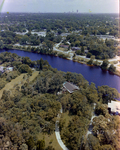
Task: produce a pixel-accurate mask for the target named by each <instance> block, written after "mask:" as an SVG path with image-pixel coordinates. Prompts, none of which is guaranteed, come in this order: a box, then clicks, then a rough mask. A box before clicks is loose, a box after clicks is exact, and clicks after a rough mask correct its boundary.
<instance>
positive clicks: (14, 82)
mask: <svg viewBox="0 0 120 150" xmlns="http://www.w3.org/2000/svg"><path fill="white" fill-rule="evenodd" d="M38 74H39V71H35V72H33V73H32V76H30V78H29V82H31V81H33V80H34V79H35V78H36V77H37V76H38ZM23 76H26V77H27V74H26V73H23V74H21V75H20V76H18V77H17V78H15V79H13V80H11V82H9V83H7V84H6V85H5V87H4V88H3V89H1V90H0V99H1V97H2V94H3V91H4V90H10V89H14V86H15V85H17V84H18V85H19V86H20V87H21V86H22V85H23V84H24V83H25V82H26V79H27V78H26V79H23Z"/></svg>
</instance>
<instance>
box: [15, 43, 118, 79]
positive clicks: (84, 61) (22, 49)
mask: <svg viewBox="0 0 120 150" xmlns="http://www.w3.org/2000/svg"><path fill="white" fill-rule="evenodd" d="M12 50H20V51H26V52H30V53H37V54H43V55H51V56H55V57H60V58H63V59H67V60H71V61H74V62H78V63H81V64H85V65H87V66H90V67H101V64H100V63H99V62H98V64H96V65H95V64H88V61H86V60H84V58H81V60H80V59H74V57H72V58H70V57H62V55H59V53H56V54H55V55H54V54H46V53H38V52H33V51H28V50H27V49H26V48H17V47H16V46H13V48H12ZM54 52H55V50H54ZM56 52H57V51H56ZM61 54H62V51H61ZM113 59H114V58H113ZM89 60H90V59H89ZM96 61H103V60H96ZM113 62H114V61H113ZM93 63H95V61H94V60H93ZM102 70H103V71H108V72H109V73H110V74H113V75H117V76H119V77H120V70H118V69H116V70H115V72H112V71H109V70H108V69H106V70H104V69H102Z"/></svg>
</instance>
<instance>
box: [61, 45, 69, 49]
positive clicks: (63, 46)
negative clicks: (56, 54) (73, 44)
mask: <svg viewBox="0 0 120 150" xmlns="http://www.w3.org/2000/svg"><path fill="white" fill-rule="evenodd" d="M60 47H62V48H67V49H68V47H69V45H60Z"/></svg>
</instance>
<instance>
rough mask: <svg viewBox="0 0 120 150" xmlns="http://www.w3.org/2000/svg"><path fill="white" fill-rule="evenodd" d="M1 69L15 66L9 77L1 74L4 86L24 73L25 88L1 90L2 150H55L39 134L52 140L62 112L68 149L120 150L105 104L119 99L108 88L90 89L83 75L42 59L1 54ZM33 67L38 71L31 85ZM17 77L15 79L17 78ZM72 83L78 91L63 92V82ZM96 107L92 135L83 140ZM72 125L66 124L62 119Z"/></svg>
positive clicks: (115, 119)
mask: <svg viewBox="0 0 120 150" xmlns="http://www.w3.org/2000/svg"><path fill="white" fill-rule="evenodd" d="M0 62H1V65H3V66H6V67H7V66H11V67H13V72H4V73H1V75H0V80H3V81H4V82H5V83H4V84H3V86H2V87H1V89H2V88H3V87H4V85H5V84H6V83H8V82H11V81H12V79H14V78H16V77H17V76H20V75H21V74H24V76H23V78H24V79H25V78H26V77H25V76H27V79H26V80H25V82H23V84H22V83H21V84H17V85H14V88H13V89H9V90H4V91H3V94H2V97H1V99H0V103H1V105H0V148H5V147H7V148H8V149H13V150H57V149H55V148H54V145H52V141H51V144H49V145H46V143H45V139H44V138H43V139H40V137H39V136H38V133H40V134H43V135H44V136H45V135H49V136H50V135H51V134H53V133H54V132H55V122H56V117H57V114H58V113H59V111H60V109H61V107H62V108H63V114H61V118H60V123H59V127H60V133H61V138H62V140H63V141H64V143H65V145H66V146H67V147H68V148H69V150H79V149H80V148H81V149H83V150H90V149H93V150H105V149H110V150H117V149H118V147H119V141H118V136H119V134H118V127H119V124H120V122H119V116H113V115H111V114H109V112H108V107H107V104H108V102H110V101H111V100H115V99H116V98H118V97H119V93H118V91H117V90H116V89H114V88H111V87H108V86H106V85H103V86H98V87H96V86H95V84H94V83H91V84H90V85H89V83H88V81H87V80H85V79H84V77H83V76H82V75H81V74H77V73H71V72H67V73H65V72H62V71H58V70H57V69H54V68H52V67H51V66H50V65H49V63H48V62H47V61H44V60H42V59H40V60H38V61H31V60H30V59H29V58H28V57H20V56H18V55H16V54H14V53H13V54H12V53H8V52H4V53H1V54H0ZM32 68H34V69H35V70H37V71H39V74H38V75H37V77H36V78H35V79H34V80H32V81H30V80H29V79H30V76H31V75H32V73H33V71H32ZM15 73H16V74H15ZM65 81H68V82H71V83H73V84H75V85H77V86H78V87H79V90H77V91H75V92H73V93H72V94H70V93H68V92H62V93H61V94H58V92H60V91H61V90H62V86H63V83H64V82H65ZM94 103H96V108H95V113H96V117H95V118H94V119H93V123H92V125H93V130H92V131H93V134H89V135H88V136H86V134H87V131H88V128H89V124H90V120H91V117H92V113H93V104H94ZM66 112H67V113H68V117H69V118H70V120H68V122H66V119H65V118H64V114H65V113H66Z"/></svg>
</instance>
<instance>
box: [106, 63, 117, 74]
mask: <svg viewBox="0 0 120 150" xmlns="http://www.w3.org/2000/svg"><path fill="white" fill-rule="evenodd" d="M108 70H109V71H110V72H113V73H114V72H115V71H116V67H114V65H113V64H112V65H110V67H109V68H108Z"/></svg>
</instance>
